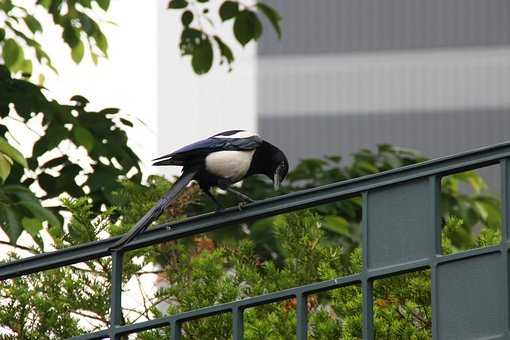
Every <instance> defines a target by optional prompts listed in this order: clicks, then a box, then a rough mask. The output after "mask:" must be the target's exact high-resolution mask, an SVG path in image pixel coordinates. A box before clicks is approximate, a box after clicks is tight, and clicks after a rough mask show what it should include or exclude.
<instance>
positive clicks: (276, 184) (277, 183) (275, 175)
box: [273, 170, 281, 190]
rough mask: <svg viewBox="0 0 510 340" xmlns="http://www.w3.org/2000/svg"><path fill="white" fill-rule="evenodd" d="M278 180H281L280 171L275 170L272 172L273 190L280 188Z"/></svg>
mask: <svg viewBox="0 0 510 340" xmlns="http://www.w3.org/2000/svg"><path fill="white" fill-rule="evenodd" d="M280 182H281V178H280V172H279V171H278V170H277V171H276V172H275V173H274V178H273V185H274V190H278V189H280Z"/></svg>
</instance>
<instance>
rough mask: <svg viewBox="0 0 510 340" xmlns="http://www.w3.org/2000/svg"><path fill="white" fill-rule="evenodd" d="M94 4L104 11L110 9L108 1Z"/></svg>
mask: <svg viewBox="0 0 510 340" xmlns="http://www.w3.org/2000/svg"><path fill="white" fill-rule="evenodd" d="M96 2H97V4H98V5H99V7H101V8H102V9H103V10H104V11H107V10H108V8H109V7H110V0H96Z"/></svg>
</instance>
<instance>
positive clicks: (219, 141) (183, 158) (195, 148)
mask: <svg viewBox="0 0 510 340" xmlns="http://www.w3.org/2000/svg"><path fill="white" fill-rule="evenodd" d="M261 144H262V139H261V138H260V137H258V136H252V137H246V138H217V137H210V138H207V139H203V140H201V141H198V142H195V143H192V144H190V145H187V146H184V147H182V148H180V149H179V150H177V151H174V152H172V153H170V154H168V155H164V156H161V157H158V158H156V159H154V160H153V161H154V163H153V165H185V163H186V162H187V161H189V160H191V159H193V158H203V157H205V156H207V155H208V154H210V153H212V152H216V151H236V150H237V151H240V150H253V149H256V148H257V147H259V146H260V145H261Z"/></svg>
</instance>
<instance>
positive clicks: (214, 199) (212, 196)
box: [202, 189, 223, 211]
mask: <svg viewBox="0 0 510 340" xmlns="http://www.w3.org/2000/svg"><path fill="white" fill-rule="evenodd" d="M202 191H203V192H204V193H205V194H206V195H207V196H208V197H209V198H210V199H211V200H212V201H213V203H214V205H215V206H216V211H221V210H223V206H222V205H221V203H220V202H219V201H218V200H217V199H216V197H214V195H213V194H212V193H211V191H210V189H206V190H202Z"/></svg>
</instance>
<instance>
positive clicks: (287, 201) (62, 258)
mask: <svg viewBox="0 0 510 340" xmlns="http://www.w3.org/2000/svg"><path fill="white" fill-rule="evenodd" d="M507 157H510V142H505V143H502V144H497V145H493V146H489V147H484V148H480V149H477V150H473V151H468V152H465V153H461V154H457V155H453V156H448V157H443V158H439V159H435V160H431V161H427V162H423V163H420V164H414V165H409V166H406V167H402V168H398V169H394V170H390V171H385V172H381V173H378V174H374V175H369V176H364V177H359V178H355V179H351V180H347V181H343V182H339V183H334V184H329V185H325V186H321V187H317V188H312V189H307V190H302V191H298V192H294V193H290V194H287V195H282V196H278V197H274V198H269V199H266V200H262V201H258V202H255V203H252V204H249V205H247V206H246V207H244V208H243V209H242V210H241V211H239V210H237V209H233V208H231V209H227V210H225V211H223V212H219V213H209V214H204V215H200V216H197V217H193V218H190V219H187V220H185V221H182V222H177V223H166V224H163V225H160V226H158V227H155V228H153V229H151V230H148V231H146V232H145V233H143V234H141V235H139V236H138V237H137V238H136V239H134V240H133V241H132V242H131V243H130V244H129V245H127V246H126V250H129V249H136V248H140V247H144V246H148V245H151V244H155V243H159V242H164V241H167V240H174V239H178V238H182V237H185V236H189V235H194V234H198V233H203V232H208V231H212V230H215V229H218V228H221V227H224V226H226V225H231V224H236V223H242V222H246V221H249V220H253V219H258V218H262V217H267V216H273V215H277V214H280V213H285V212H289V211H294V210H298V209H302V208H307V207H310V206H313V205H318V204H323V203H328V202H332V201H335V200H340V199H346V198H350V197H353V196H356V195H359V194H360V193H361V192H363V191H367V190H373V189H377V188H380V187H383V186H387V185H391V184H396V183H401V182H406V181H410V180H414V179H418V178H421V177H426V176H430V175H446V174H449V173H453V172H460V171H465V170H468V169H473V168H476V167H481V166H486V165H491V164H495V163H497V162H498V161H499V160H501V159H503V158H507ZM169 228H170V230H169ZM119 238H120V236H117V237H112V238H109V239H106V240H101V241H94V242H90V243H86V244H83V245H79V246H75V247H70V248H67V249H62V250H58V251H54V252H50V253H45V254H40V255H35V256H32V257H29V258H26V259H22V260H18V261H14V262H11V263H7V264H4V265H1V266H0V280H4V279H7V278H12V277H17V276H21V275H26V274H29V273H34V272H38V271H42V270H47V269H50V268H56V267H60V266H64V265H69V264H73V263H77V262H83V261H87V260H91V259H94V258H99V257H104V256H108V255H109V252H110V251H109V248H110V247H111V246H112V245H113V244H114V243H115V242H116V241H117V240H118V239H119Z"/></svg>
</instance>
